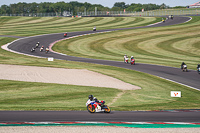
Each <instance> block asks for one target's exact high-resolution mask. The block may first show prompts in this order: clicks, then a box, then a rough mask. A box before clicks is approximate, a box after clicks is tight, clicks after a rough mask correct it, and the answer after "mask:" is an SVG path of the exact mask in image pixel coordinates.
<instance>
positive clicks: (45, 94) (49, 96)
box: [0, 38, 200, 110]
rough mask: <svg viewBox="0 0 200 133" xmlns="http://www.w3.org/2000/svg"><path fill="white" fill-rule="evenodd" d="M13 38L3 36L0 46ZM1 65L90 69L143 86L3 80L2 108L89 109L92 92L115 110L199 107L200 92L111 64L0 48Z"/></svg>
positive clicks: (0, 92) (0, 39) (0, 86)
mask: <svg viewBox="0 0 200 133" xmlns="http://www.w3.org/2000/svg"><path fill="white" fill-rule="evenodd" d="M12 40H13V38H0V45H3V44H6V43H8V42H10V41H12ZM0 64H15V65H27V66H28V65H29V66H45V67H59V68H69V69H70V68H75V69H88V70H91V71H95V72H99V73H102V74H105V75H109V76H112V77H114V78H117V79H120V80H122V81H124V82H127V83H130V84H133V85H137V86H140V87H141V88H142V89H141V90H134V91H131V90H127V91H122V90H118V89H112V88H100V87H87V86H74V85H60V84H45V83H30V82H19V81H7V80H0V101H1V102H0V110H86V107H85V102H86V100H87V96H88V95H89V94H93V95H95V96H96V97H97V98H98V99H104V100H106V103H107V104H109V103H112V101H113V99H114V98H116V97H117V95H118V94H122V95H121V96H120V97H118V98H117V100H116V101H115V102H114V103H113V104H111V105H110V107H111V109H112V110H164V109H197V108H199V107H200V106H199V100H200V99H199V91H197V90H192V89H190V88H187V87H184V86H181V85H178V84H176V83H172V82H169V81H166V80H163V79H160V78H157V77H155V76H152V75H149V74H145V73H141V72H136V71H132V70H127V69H123V68H117V67H112V66H104V65H96V64H89V63H79V62H71V61H62V60H55V61H54V62H48V61H47V59H39V58H34V57H28V56H24V55H18V54H15V53H10V52H8V51H5V50H3V49H0ZM172 90H176V91H182V98H172V97H170V91H172Z"/></svg>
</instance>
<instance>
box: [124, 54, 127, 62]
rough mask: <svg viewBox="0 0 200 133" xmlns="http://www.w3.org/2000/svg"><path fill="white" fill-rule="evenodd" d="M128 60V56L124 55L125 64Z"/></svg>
mask: <svg viewBox="0 0 200 133" xmlns="http://www.w3.org/2000/svg"><path fill="white" fill-rule="evenodd" d="M126 58H128V56H127V55H126V54H125V55H124V62H125V61H126Z"/></svg>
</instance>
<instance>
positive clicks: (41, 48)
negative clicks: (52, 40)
mask: <svg viewBox="0 0 200 133" xmlns="http://www.w3.org/2000/svg"><path fill="white" fill-rule="evenodd" d="M39 45H40V42H37V43H36V45H35V47H32V48H31V52H35V50H36V48H39ZM43 50H44V46H42V47H40V52H43ZM48 52H49V48H48V47H47V48H46V49H45V53H46V54H47V53H48Z"/></svg>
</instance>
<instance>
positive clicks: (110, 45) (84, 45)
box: [53, 17, 200, 70]
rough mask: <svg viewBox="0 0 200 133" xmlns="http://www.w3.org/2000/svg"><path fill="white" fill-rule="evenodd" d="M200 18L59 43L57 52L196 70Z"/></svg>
mask: <svg viewBox="0 0 200 133" xmlns="http://www.w3.org/2000/svg"><path fill="white" fill-rule="evenodd" d="M199 30H200V17H193V19H192V20H191V21H190V22H188V23H185V24H180V25H174V26H167V27H157V28H145V29H133V30H124V31H115V32H110V33H106V34H95V35H90V36H82V37H78V38H73V39H68V40H64V41H61V42H58V43H57V44H56V45H55V46H54V47H53V50H54V51H57V52H60V53H65V54H67V55H72V56H79V57H85V58H95V59H103V60H115V61H122V60H123V56H124V54H127V55H129V56H132V55H133V56H134V57H135V58H136V62H138V63H149V64H158V65H165V66H172V67H180V64H181V62H183V61H184V62H186V63H187V64H188V67H189V69H194V70H196V65H197V64H198V63H200V60H199V59H200V58H199V57H200V49H199V42H200V32H199Z"/></svg>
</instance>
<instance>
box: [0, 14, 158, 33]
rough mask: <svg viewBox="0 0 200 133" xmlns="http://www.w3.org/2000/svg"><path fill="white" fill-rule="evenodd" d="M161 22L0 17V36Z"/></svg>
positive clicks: (95, 18)
mask: <svg viewBox="0 0 200 133" xmlns="http://www.w3.org/2000/svg"><path fill="white" fill-rule="evenodd" d="M158 21H161V19H160V18H155V17H87V18H69V17H0V35H17V36H32V35H38V34H50V33H62V32H72V31H89V30H92V29H93V27H94V26H96V27H97V29H98V30H101V29H114V28H116V27H117V28H125V27H136V26H144V25H149V24H152V23H155V22H158Z"/></svg>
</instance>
